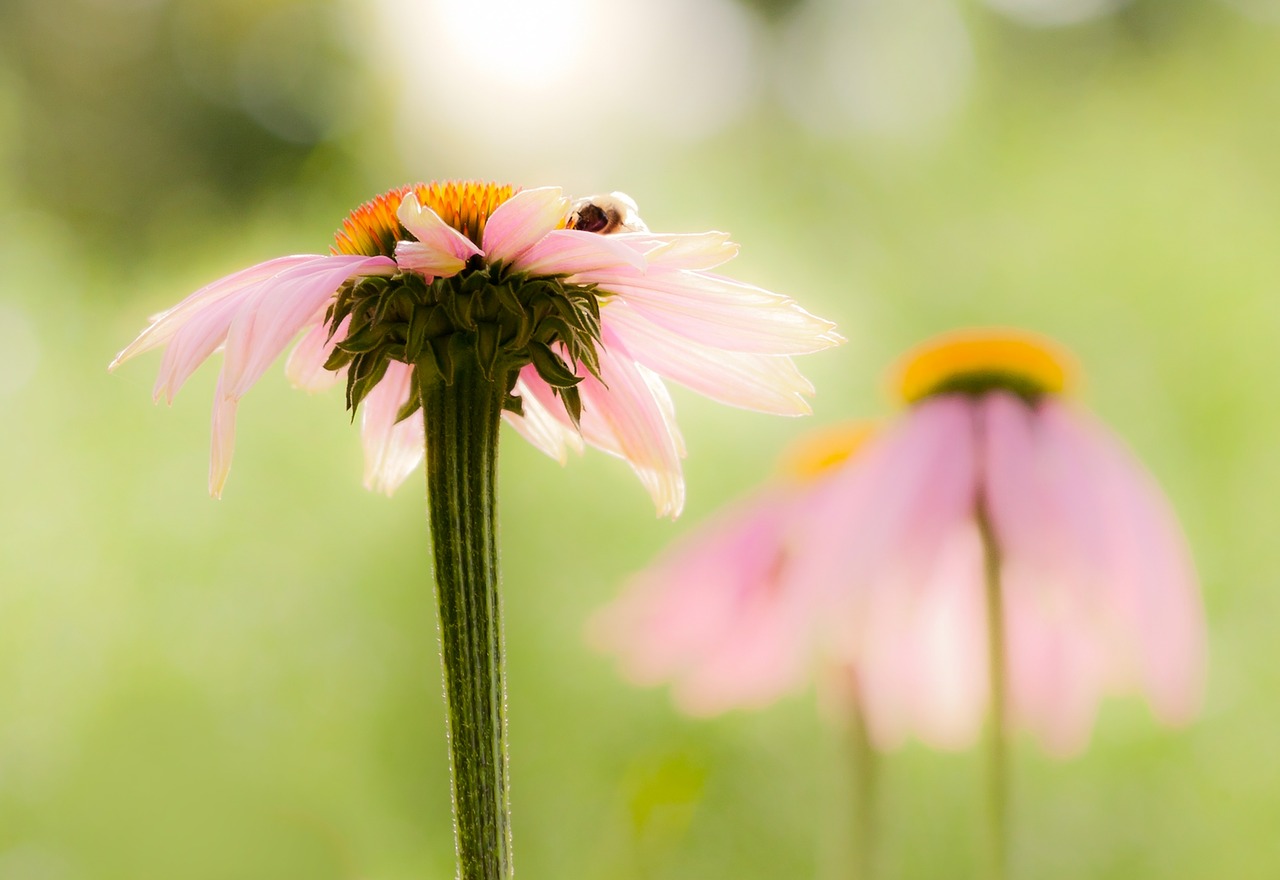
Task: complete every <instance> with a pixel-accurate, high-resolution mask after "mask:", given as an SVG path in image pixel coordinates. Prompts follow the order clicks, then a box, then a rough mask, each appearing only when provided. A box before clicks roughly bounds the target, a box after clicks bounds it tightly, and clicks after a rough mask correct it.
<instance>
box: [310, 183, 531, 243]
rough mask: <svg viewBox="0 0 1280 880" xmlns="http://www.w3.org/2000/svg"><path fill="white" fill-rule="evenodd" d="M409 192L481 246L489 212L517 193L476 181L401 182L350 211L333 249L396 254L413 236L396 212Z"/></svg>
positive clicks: (503, 185)
mask: <svg viewBox="0 0 1280 880" xmlns="http://www.w3.org/2000/svg"><path fill="white" fill-rule="evenodd" d="M410 190H412V191H413V192H414V193H415V194H416V195H417V196H418V202H419V203H420V204H421V205H423V206H424V207H427V208H430V209H431V210H433V211H435V212H436V213H437V214H439V215H440V219H442V220H444V222H445V223H448V224H449V225H450V226H452V227H453V228H454V229H456V230H458V231H459V232H461V233H462V234H463V235H465V236H466V237H467V238H469V239H471V240H472V241H473V242H475V243H476V244H477V245H479V244H480V238H481V236H482V235H483V234H484V224H485V223H486V222H487V221H488V219H489V216H490V215H491V214H492V213H493V212H494V210H496V209H497V207H498V206H499V205H501V204H502V203H503V202H505V201H506V200H507V199H509V198H511V197H512V196H513V195H515V194H516V187H514V186H511V185H510V184H498V183H484V182H482V181H477V180H446V181H443V182H439V183H415V184H413V185H412V186H402V187H399V188H397V189H393V190H390V191H389V192H385V193H383V194H382V195H380V196H377V197H376V198H372V199H370V200H369V201H367V202H365V203H364V204H363V205H361V206H360V207H358V208H356V209H355V210H354V211H352V212H351V213H350V214H348V215H347V218H346V219H345V220H343V221H342V228H341V229H339V230H338V231H337V233H335V234H334V240H335V241H334V245H333V247H332V248H330V250H331V251H332V252H333V253H335V254H364V255H366V256H370V257H375V256H387V257H390V256H393V255H394V254H395V249H396V242H397V241H401V240H403V239H406V238H408V237H409V233H408V232H407V231H406V230H405V228H404V227H403V226H401V225H400V221H399V220H398V219H397V218H396V211H397V210H399V208H400V202H401V201H402V200H403V199H404V197H405V196H406V195H407V194H408V193H409V191H410Z"/></svg>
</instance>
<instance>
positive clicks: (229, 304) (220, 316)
mask: <svg viewBox="0 0 1280 880" xmlns="http://www.w3.org/2000/svg"><path fill="white" fill-rule="evenodd" d="M255 289H256V288H250V289H247V290H244V291H240V292H238V293H236V294H234V295H231V296H226V297H223V298H222V299H219V300H216V301H211V302H208V303H206V304H205V305H204V307H203V308H202V309H201V310H200V312H199V314H196V315H193V316H191V317H190V319H189V320H187V322H186V323H185V324H184V325H183V326H182V327H180V328H178V329H177V330H176V331H175V332H174V333H173V334H172V336H170V338H169V344H168V345H166V346H165V349H164V356H163V357H162V358H161V359H160V372H159V373H158V374H157V375H156V384H155V386H154V387H153V388H152V391H151V398H152V400H155V401H159V400H160V398H162V397H163V398H164V399H165V401H166V402H167V403H173V398H174V396H175V395H176V394H177V393H178V391H179V390H180V389H181V388H182V386H183V385H184V384H185V383H186V381H187V379H188V378H190V376H191V374H192V373H193V372H195V370H196V368H197V367H199V366H200V365H201V364H202V363H204V362H205V360H207V359H208V357H209V355H211V354H213V352H215V351H217V350H218V349H219V348H220V347H221V346H222V345H223V344H224V343H225V342H226V339H227V328H228V327H230V326H231V322H232V321H233V320H234V319H235V316H236V315H237V314H239V313H240V311H241V309H243V308H244V305H245V302H246V300H248V299H249V298H251V297H252V295H253V292H254V290H255Z"/></svg>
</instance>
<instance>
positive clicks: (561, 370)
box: [529, 342, 582, 388]
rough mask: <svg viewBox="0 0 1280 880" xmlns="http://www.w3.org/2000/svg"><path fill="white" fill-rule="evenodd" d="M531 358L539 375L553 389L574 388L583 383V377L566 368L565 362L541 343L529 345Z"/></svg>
mask: <svg viewBox="0 0 1280 880" xmlns="http://www.w3.org/2000/svg"><path fill="white" fill-rule="evenodd" d="M529 358H530V360H531V362H532V363H533V367H534V369H535V370H537V371H538V375H539V376H541V377H542V379H543V381H545V382H546V383H547V384H548V385H550V386H551V387H553V388H572V387H573V386H574V385H577V384H578V383H579V382H581V381H582V377H581V376H579V375H577V374H575V373H574V372H573V371H572V370H570V369H569V368H568V367H567V366H565V363H564V361H562V360H560V358H559V356H558V355H557V354H556V353H555V352H553V351H552V350H551V349H550V348H548V347H547V346H546V345H544V344H543V343H541V342H530V343H529Z"/></svg>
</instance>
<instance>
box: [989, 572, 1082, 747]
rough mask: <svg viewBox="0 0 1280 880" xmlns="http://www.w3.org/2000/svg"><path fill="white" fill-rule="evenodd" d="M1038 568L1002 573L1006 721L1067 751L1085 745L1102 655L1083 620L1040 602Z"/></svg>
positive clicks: (1042, 591) (1040, 589)
mask: <svg viewBox="0 0 1280 880" xmlns="http://www.w3.org/2000/svg"><path fill="white" fill-rule="evenodd" d="M1046 574H1049V575H1052V573H1046V572H1043V571H1037V570H1035V569H1029V570H1028V569H1026V568H1022V567H1019V566H1017V565H1013V564H1011V565H1009V566H1006V568H1005V569H1004V571H1003V572H1002V576H1001V584H1002V586H1003V587H1004V597H1003V601H1002V606H1001V610H1002V613H1003V618H1004V622H1005V645H1006V656H1007V661H1008V663H1007V674H1008V682H1009V707H1008V710H1009V720H1010V721H1011V722H1012V723H1013V724H1014V725H1015V726H1017V727H1023V728H1026V729H1027V730H1029V731H1030V732H1031V733H1032V734H1034V735H1035V736H1036V737H1037V738H1038V739H1039V740H1040V742H1041V745H1043V746H1044V748H1045V750H1046V751H1048V752H1050V753H1051V754H1053V755H1055V756H1058V757H1068V756H1070V755H1073V754H1076V753H1078V752H1079V751H1081V750H1082V749H1083V748H1084V747H1085V746H1086V745H1087V744H1088V741H1089V733H1090V730H1091V729H1092V727H1093V722H1094V718H1095V717H1096V715H1097V711H1098V704H1099V702H1100V700H1101V697H1102V691H1103V689H1104V685H1105V679H1106V659H1105V657H1104V656H1103V647H1102V645H1100V644H1099V643H1098V641H1097V639H1096V638H1094V637H1093V634H1092V633H1090V632H1089V629H1088V626H1087V621H1083V620H1081V619H1080V618H1079V617H1078V616H1077V615H1075V614H1073V612H1072V610H1071V609H1069V608H1063V607H1056V606H1054V605H1051V604H1048V603H1046V602H1045V595H1046V594H1045V591H1044V590H1043V586H1044V584H1043V578H1044V577H1045V575H1046ZM1049 595H1052V592H1051V593H1049Z"/></svg>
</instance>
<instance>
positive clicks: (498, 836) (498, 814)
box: [418, 355, 513, 880]
mask: <svg viewBox="0 0 1280 880" xmlns="http://www.w3.org/2000/svg"><path fill="white" fill-rule="evenodd" d="M418 375H419V376H422V377H425V376H430V377H432V378H430V379H429V380H423V382H422V386H423V387H422V416H423V419H424V425H425V428H426V443H427V504H428V507H429V509H430V514H431V541H432V545H433V547H434V551H435V567H436V599H437V601H438V603H439V607H440V652H441V658H442V661H443V667H444V691H445V698H446V700H447V702H448V712H447V715H448V734H449V755H450V761H451V766H452V770H453V815H454V831H455V834H456V846H457V855H458V880H507V878H510V877H512V876H513V872H512V865H511V822H510V813H511V808H510V802H509V799H508V794H507V791H508V771H507V747H506V681H505V670H504V668H503V659H502V650H503V648H502V618H501V603H500V600H499V596H498V553H497V535H496V531H497V524H496V516H495V513H496V506H495V502H496V498H495V491H494V481H495V475H496V470H497V467H496V465H497V455H498V427H499V424H500V420H501V416H502V404H503V401H504V399H505V396H506V388H505V382H504V381H503V377H500V376H499V377H495V379H494V380H489V379H486V378H485V377H484V375H483V374H482V373H481V371H480V368H479V364H478V362H477V361H476V359H475V357H474V355H470V356H463V357H459V358H458V359H457V362H456V365H455V372H454V376H453V381H452V382H450V383H448V384H446V383H445V382H444V380H443V379H441V377H440V375H439V373H438V372H436V371H435V370H434V369H427V368H426V365H424V366H423V367H421V368H419V369H418Z"/></svg>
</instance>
